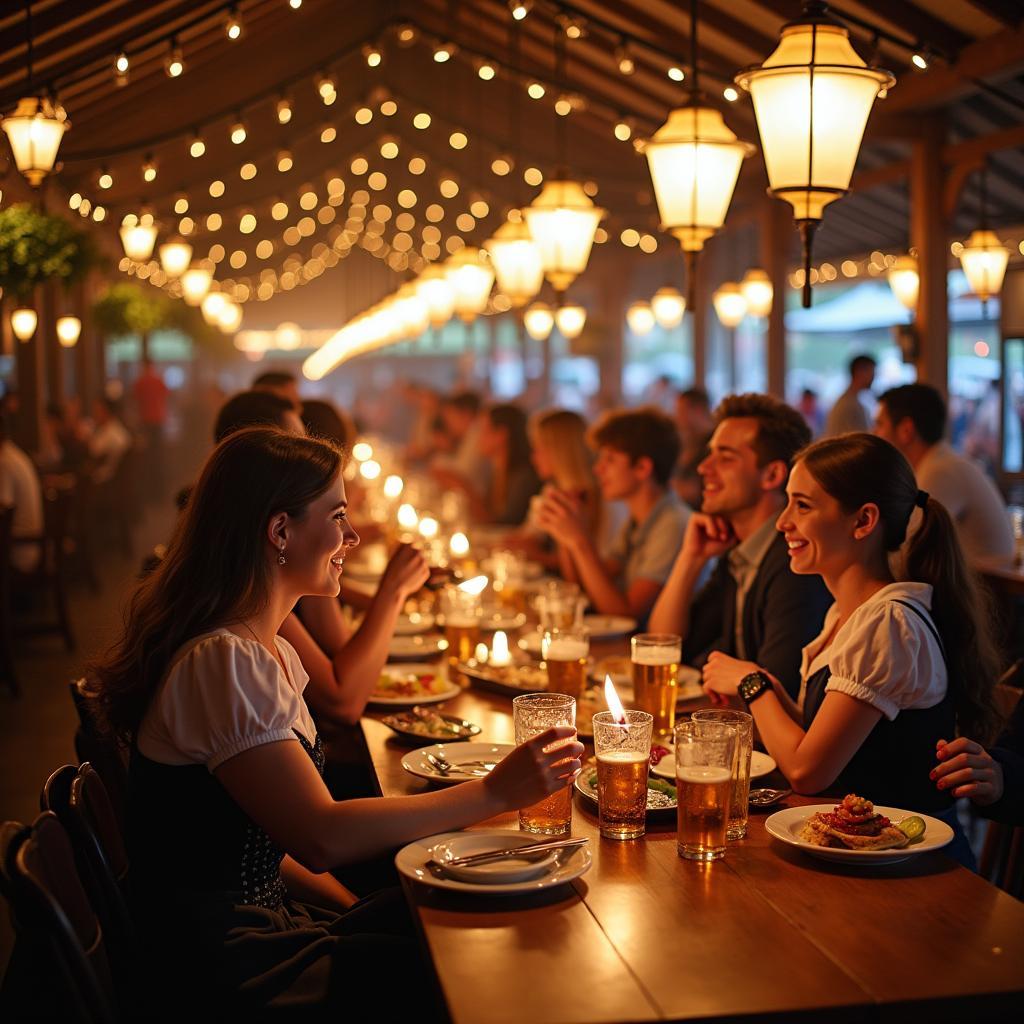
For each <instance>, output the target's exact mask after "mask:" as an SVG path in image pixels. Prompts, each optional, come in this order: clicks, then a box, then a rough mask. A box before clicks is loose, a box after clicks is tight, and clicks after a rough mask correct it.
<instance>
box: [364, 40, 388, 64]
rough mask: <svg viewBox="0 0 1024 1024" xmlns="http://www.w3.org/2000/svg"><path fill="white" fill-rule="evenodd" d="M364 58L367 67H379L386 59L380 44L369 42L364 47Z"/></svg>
mask: <svg viewBox="0 0 1024 1024" xmlns="http://www.w3.org/2000/svg"><path fill="white" fill-rule="evenodd" d="M363 59H364V60H365V61H366V66H367V67H370V68H379V67H380V65H381V64H382V63H383V61H384V54H383V53H382V52H381V49H380V47H379V46H376V45H369V44H367V45H366V46H364V47H363Z"/></svg>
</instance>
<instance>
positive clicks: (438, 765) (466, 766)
mask: <svg viewBox="0 0 1024 1024" xmlns="http://www.w3.org/2000/svg"><path fill="white" fill-rule="evenodd" d="M425 756H426V759H427V763H428V764H429V765H430V766H431V767H432V768H433V769H434V771H436V772H437V774H438V775H443V776H445V777H447V776H448V775H450V774H451V773H452V772H458V773H459V774H460V775H475V776H480V777H483V776H485V775H489V774H490V772H491V768H493V767H494V764H493V763H492V762H490V761H464V762H462V763H461V764H452V763H451V762H450V761H445V760H444V759H443V758H439V757H435V756H434V755H433V754H427V755H425ZM476 766H479V767H476Z"/></svg>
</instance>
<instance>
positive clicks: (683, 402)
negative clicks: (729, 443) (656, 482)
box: [672, 388, 715, 508]
mask: <svg viewBox="0 0 1024 1024" xmlns="http://www.w3.org/2000/svg"><path fill="white" fill-rule="evenodd" d="M675 420H676V426H677V427H678V428H679V438H680V441H681V443H682V449H681V451H680V453H679V461H678V462H677V463H676V468H675V472H674V474H673V479H672V485H673V486H674V487H675V490H676V494H678V495H679V497H680V498H682V499H683V501H685V502H686V504H687V505H689V506H690V508H700V503H701V497H702V490H703V484H702V482H701V478H700V473H698V472H697V467H698V466H699V465H700V463H701V461H702V460H703V459H704V456H705V455H707V451H708V441H710V440H711V434H712V432H713V431H714V429H715V424H714V420H713V419H712V416H711V400H710V399H709V398H708V393H707V392H706V391H705V390H704V389H703V388H687V389H686V390H685V391H680V392H679V393H678V394H677V395H676V400H675Z"/></svg>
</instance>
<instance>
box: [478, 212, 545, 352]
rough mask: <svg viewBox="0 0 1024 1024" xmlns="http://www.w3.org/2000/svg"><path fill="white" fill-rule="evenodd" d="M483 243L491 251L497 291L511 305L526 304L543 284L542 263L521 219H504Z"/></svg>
mask: <svg viewBox="0 0 1024 1024" xmlns="http://www.w3.org/2000/svg"><path fill="white" fill-rule="evenodd" d="M484 246H485V248H486V249H487V251H488V252H489V253H490V255H491V264H492V266H493V267H494V276H495V278H496V279H497V282H498V291H500V292H501V293H502V294H503V295H507V296H508V299H509V301H510V302H511V303H512V305H513V306H523V305H525V304H526V303H527V302H529V301H530V299H532V298H533V297H534V295H536V294H537V292H539V291H540V289H541V286H542V285H543V284H544V264H543V262H542V260H541V254H540V249H539V248H538V247H537V245H536V244H535V243H534V241H533V239H532V238H531V237H530V229H529V228H528V227H527V226H526V224H524V223H523V222H522V221H506V222H505V223H504V224H502V225H501V227H500V228H498V230H497V231H495V233H494V237H493V238H491V239H489V240H488V241H487V242H485V243H484ZM545 337H546V335H545Z"/></svg>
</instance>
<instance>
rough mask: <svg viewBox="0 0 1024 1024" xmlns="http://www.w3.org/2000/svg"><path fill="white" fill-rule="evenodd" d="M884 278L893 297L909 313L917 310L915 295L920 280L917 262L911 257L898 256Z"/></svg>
mask: <svg viewBox="0 0 1024 1024" xmlns="http://www.w3.org/2000/svg"><path fill="white" fill-rule="evenodd" d="M886 277H887V278H888V280H889V287H890V288H891V289H892V293H893V295H895V296H896V298H897V299H899V301H900V302H901V303H902V304H903V305H904V306H906V308H907V309H909V310H910V311H911V312H914V310H916V309H917V293H918V290H919V289H920V287H921V278H920V277H919V275H918V273H917V260H916V259H915V258H914V257H913V256H899V257H897V259H896V263H895V264H894V265H893V266H891V267H890V268H889V272H888V274H886Z"/></svg>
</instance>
